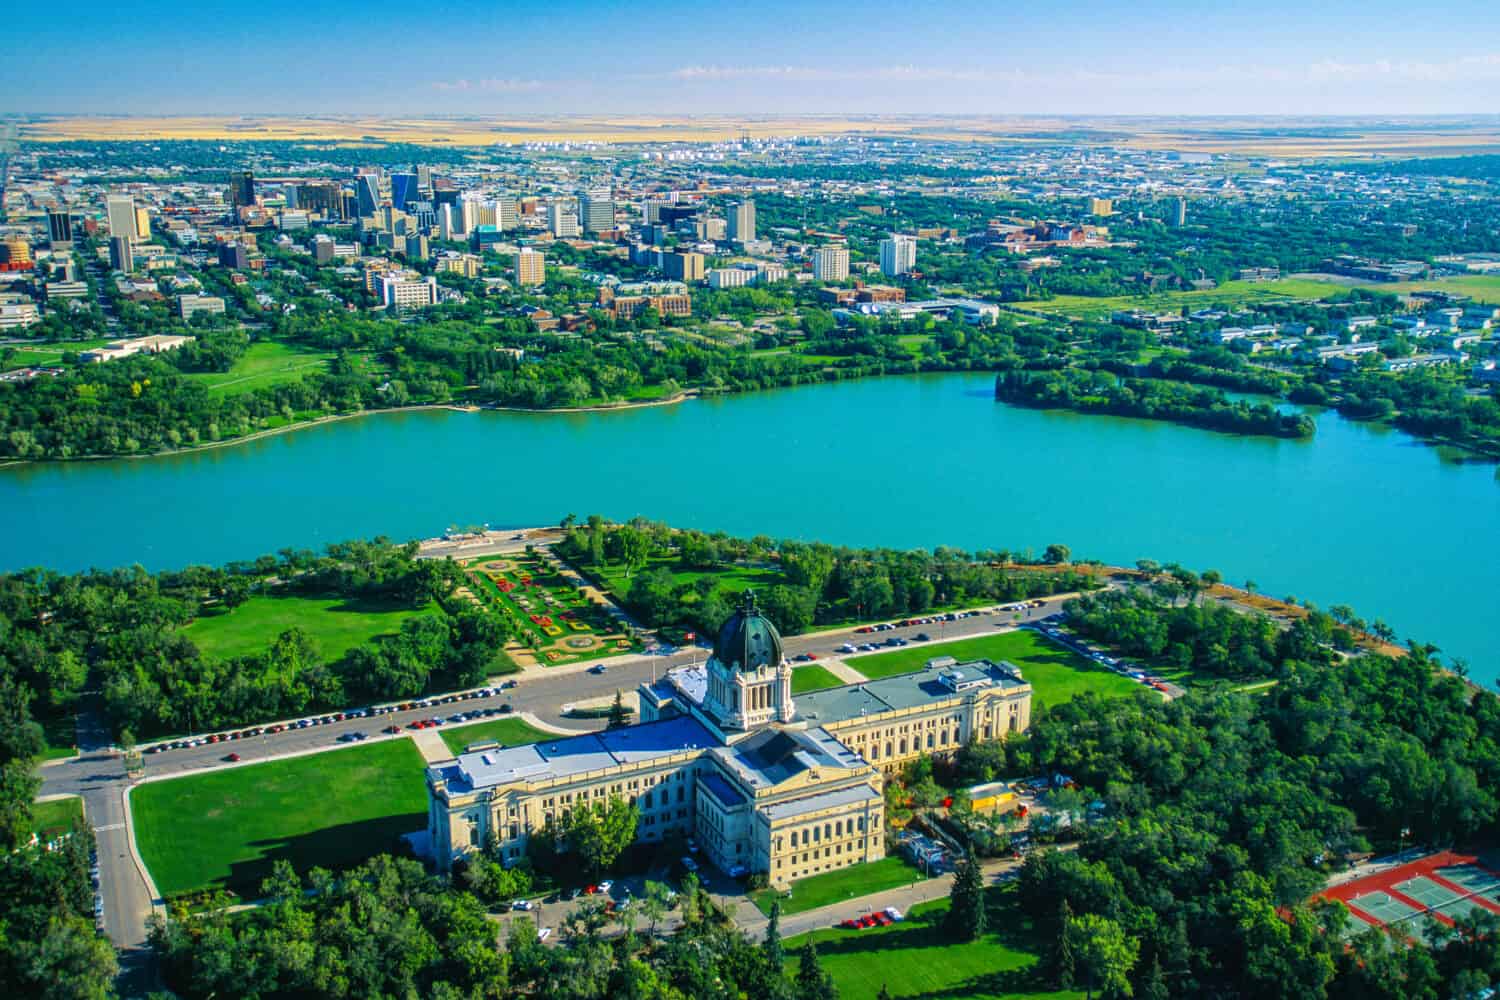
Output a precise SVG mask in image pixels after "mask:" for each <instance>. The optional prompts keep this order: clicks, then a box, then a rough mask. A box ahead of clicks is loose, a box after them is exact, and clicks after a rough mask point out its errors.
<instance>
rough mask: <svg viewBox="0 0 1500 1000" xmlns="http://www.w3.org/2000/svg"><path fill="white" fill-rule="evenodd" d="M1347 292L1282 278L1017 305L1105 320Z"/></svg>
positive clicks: (1063, 297) (1334, 286) (1338, 287)
mask: <svg viewBox="0 0 1500 1000" xmlns="http://www.w3.org/2000/svg"><path fill="white" fill-rule="evenodd" d="M1342 291H1347V289H1346V288H1345V287H1344V286H1343V285H1339V284H1335V283H1333V282H1328V281H1314V280H1311V279H1307V278H1283V279H1281V280H1280V281H1226V282H1224V283H1223V284H1222V285H1220V286H1219V287H1218V288H1212V289H1209V290H1208V291H1204V292H1196V291H1194V292H1161V293H1159V294H1157V295H1105V296H1091V295H1058V296H1056V297H1055V298H1051V299H1046V300H1041V301H1035V302H1017V303H1016V305H1018V306H1021V307H1022V308H1024V309H1034V310H1036V311H1037V312H1044V313H1049V314H1052V315H1055V316H1077V317H1079V318H1081V319H1099V318H1100V317H1107V316H1108V315H1109V314H1110V313H1112V312H1114V311H1115V310H1117V309H1146V310H1149V311H1153V312H1159V311H1165V312H1176V311H1177V310H1179V309H1181V308H1182V307H1183V306H1190V307H1192V308H1194V309H1201V308H1206V307H1208V306H1212V305H1224V306H1235V307H1238V306H1242V305H1247V304H1253V303H1257V302H1274V301H1277V300H1284V299H1304V300H1312V299H1322V298H1327V297H1328V296H1330V295H1333V294H1336V293H1338V292H1342Z"/></svg>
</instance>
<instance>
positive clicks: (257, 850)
mask: <svg viewBox="0 0 1500 1000" xmlns="http://www.w3.org/2000/svg"><path fill="white" fill-rule="evenodd" d="M424 766H425V765H424V762H423V759H422V754H421V751H419V750H418V749H417V747H416V744H415V743H413V742H412V741H411V740H408V739H395V740H382V741H380V742H378V743H371V744H367V745H365V746H357V747H352V748H350V749H347V750H332V751H329V752H327V753H319V754H311V755H309V756H306V757H293V758H290V759H288V760H277V761H271V762H269V763H265V764H254V765H250V766H247V767H234V768H227V769H224V770H219V771H211V772H208V773H206V774H196V775H191V776H189V777H185V778H173V779H171V780H168V781H152V782H147V783H145V784H143V785H139V786H137V787H136V789H135V790H134V791H133V792H132V793H131V806H132V813H133V820H134V823H135V835H136V843H137V845H138V846H139V848H140V852H141V857H142V859H144V861H145V862H146V867H147V869H149V870H150V872H151V876H152V878H154V879H155V880H156V887H157V889H158V890H159V891H160V892H162V893H164V894H171V893H178V892H186V891H189V890H194V889H202V888H206V887H210V886H212V887H223V888H228V889H233V890H236V891H239V892H241V893H246V894H252V895H253V894H254V893H255V892H256V891H257V889H258V887H259V885H260V882H261V880H262V879H264V878H265V877H266V875H268V874H269V873H270V871H271V866H272V864H273V863H274V862H276V861H278V860H281V859H286V860H288V861H290V862H291V863H292V864H293V865H294V866H295V867H296V868H297V869H298V870H299V871H305V870H307V869H309V868H312V867H313V866H315V865H321V866H323V867H329V868H332V867H342V866H345V865H351V864H355V863H357V862H359V861H361V860H363V859H364V858H367V857H369V856H371V855H373V854H379V853H382V852H385V851H391V850H394V849H395V848H396V843H397V838H398V837H399V836H400V835H401V834H403V833H410V832H412V831H414V830H420V829H422V828H423V827H424V826H425V825H426V822H427V816H426V811H427V789H426V784H425V782H424V780H423V777H422V770H423V767H424Z"/></svg>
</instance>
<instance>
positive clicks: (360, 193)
mask: <svg viewBox="0 0 1500 1000" xmlns="http://www.w3.org/2000/svg"><path fill="white" fill-rule="evenodd" d="M354 192H355V194H356V196H357V197H358V199H359V217H360V218H361V219H366V218H369V217H370V216H372V215H374V214H375V210H376V209H377V208H379V207H380V178H379V177H376V176H375V175H374V174H360V175H359V176H358V177H356V178H354Z"/></svg>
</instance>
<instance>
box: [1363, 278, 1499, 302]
mask: <svg viewBox="0 0 1500 1000" xmlns="http://www.w3.org/2000/svg"><path fill="white" fill-rule="evenodd" d="M1369 287H1370V288H1371V290H1372V291H1377V292H1392V293H1401V292H1417V291H1437V292H1452V293H1453V294H1454V295H1468V296H1470V297H1471V298H1473V299H1474V301H1476V302H1487V303H1489V304H1491V305H1500V274H1462V275H1458V276H1457V277H1453V278H1433V279H1430V280H1427V281H1403V282H1398V283H1396V284H1390V285H1386V284H1377V285H1371V286H1369Z"/></svg>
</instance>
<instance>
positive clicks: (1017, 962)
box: [784, 888, 1083, 1000]
mask: <svg viewBox="0 0 1500 1000" xmlns="http://www.w3.org/2000/svg"><path fill="white" fill-rule="evenodd" d="M985 901H986V903H987V904H988V907H989V926H990V927H991V928H992V933H989V934H986V935H985V936H984V937H982V938H980V939H979V940H977V941H969V942H964V943H962V944H955V943H951V942H950V941H949V940H948V938H947V936H946V935H945V934H944V933H943V930H942V923H941V921H942V917H943V915H944V914H946V913H947V911H948V900H946V899H941V900H934V901H932V902H929V903H919V904H917V905H916V906H914V907H912V908H911V911H910V912H909V913H908V914H907V915H906V917H907V918H906V919H905V920H903V921H901V922H900V923H895V924H891V925H890V926H888V927H871V928H869V929H868V930H858V931H847V930H842V929H839V928H831V929H827V930H818V931H813V932H812V933H811V934H804V935H801V936H799V937H794V938H788V939H787V940H786V941H785V943H784V946H785V948H786V953H787V968H788V971H789V972H790V973H791V974H793V975H795V974H796V969H797V963H798V960H799V956H798V954H797V951H798V949H800V948H801V947H802V946H803V945H804V944H806V943H807V941H808V938H809V937H811V938H813V939H815V940H816V943H817V947H818V957H819V959H820V960H821V962H822V965H823V968H824V969H826V970H827V971H828V973H829V975H831V976H832V977H833V981H834V983H835V984H836V985H837V986H838V990H839V996H840V997H841V998H843V1000H873V998H874V997H876V996H877V995H878V994H879V993H880V988H881V987H882V986H884V987H885V988H886V989H887V990H889V991H890V994H891V996H892V997H922V998H925V1000H939V998H943V1000H959V998H973V1000H1005V998H1017V1000H1019V998H1022V997H1038V998H1043V997H1045V998H1050V1000H1065V998H1073V997H1081V996H1083V993H1082V992H1081V991H1076V990H1062V991H1056V990H1052V989H1051V988H1050V987H1049V985H1048V984H1047V983H1046V982H1045V980H1044V979H1043V978H1042V976H1041V975H1040V974H1039V972H1038V969H1037V961H1038V952H1039V951H1040V948H1039V947H1038V943H1037V942H1036V941H1035V940H1034V938H1033V937H1032V935H1031V933H1030V929H1029V927H1028V925H1027V923H1026V921H1025V920H1024V918H1022V917H1021V915H1020V914H1019V913H1018V912H1017V910H1016V906H1015V901H1014V895H1013V892H1012V891H1010V890H1007V889H996V888H991V889H987V890H986V891H985Z"/></svg>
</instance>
